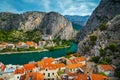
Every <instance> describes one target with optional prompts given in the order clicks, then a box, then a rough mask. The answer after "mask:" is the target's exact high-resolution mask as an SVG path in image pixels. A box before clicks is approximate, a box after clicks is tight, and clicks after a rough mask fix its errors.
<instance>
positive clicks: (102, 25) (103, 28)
mask: <svg viewBox="0 0 120 80" xmlns="http://www.w3.org/2000/svg"><path fill="white" fill-rule="evenodd" d="M99 29H100V30H101V31H103V30H106V29H107V27H106V23H105V22H103V23H101V24H100V26H99Z"/></svg>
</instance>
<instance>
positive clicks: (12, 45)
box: [6, 44, 15, 49]
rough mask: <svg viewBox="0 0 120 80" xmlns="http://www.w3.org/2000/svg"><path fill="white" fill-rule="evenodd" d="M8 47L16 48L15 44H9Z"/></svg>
mask: <svg viewBox="0 0 120 80" xmlns="http://www.w3.org/2000/svg"><path fill="white" fill-rule="evenodd" d="M6 48H8V49H15V45H14V44H7V45H6Z"/></svg>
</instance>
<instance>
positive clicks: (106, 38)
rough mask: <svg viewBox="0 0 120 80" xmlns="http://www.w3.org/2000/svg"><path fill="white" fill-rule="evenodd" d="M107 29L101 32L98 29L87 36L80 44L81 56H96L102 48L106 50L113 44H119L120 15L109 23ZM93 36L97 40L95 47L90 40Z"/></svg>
mask: <svg viewBox="0 0 120 80" xmlns="http://www.w3.org/2000/svg"><path fill="white" fill-rule="evenodd" d="M105 27H106V29H105V30H103V31H101V30H100V29H97V30H95V31H93V33H91V34H89V35H87V36H86V37H85V38H84V40H82V41H80V42H79V45H78V52H79V53H81V55H85V53H87V54H89V55H95V54H96V53H97V52H98V53H99V50H100V48H102V49H104V48H106V47H107V46H109V45H110V44H112V43H118V44H119V40H120V15H117V16H115V17H114V18H113V19H112V20H110V21H108V22H107V23H106V25H105ZM91 35H95V36H96V38H97V39H96V40H95V43H94V45H92V44H91V43H92V42H93V41H91V40H90V36H91ZM88 48H89V49H88ZM96 51H97V52H96ZM92 52H93V54H92Z"/></svg>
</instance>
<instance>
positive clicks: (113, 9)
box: [76, 0, 120, 41]
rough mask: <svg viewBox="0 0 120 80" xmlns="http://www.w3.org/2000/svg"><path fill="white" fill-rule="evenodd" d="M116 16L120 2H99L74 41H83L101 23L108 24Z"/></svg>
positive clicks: (114, 0)
mask: <svg viewBox="0 0 120 80" xmlns="http://www.w3.org/2000/svg"><path fill="white" fill-rule="evenodd" d="M118 14H120V0H101V2H100V4H99V6H98V7H97V8H96V9H95V10H94V11H93V13H92V15H91V16H90V18H89V19H88V22H87V23H86V25H85V26H84V28H83V29H82V30H80V32H79V33H78V35H77V38H76V41H80V40H82V39H84V37H85V36H86V35H87V34H89V33H90V32H91V31H93V30H94V29H96V28H97V27H99V25H100V24H101V23H103V22H108V21H109V20H111V19H112V18H113V17H115V16H116V15H118Z"/></svg>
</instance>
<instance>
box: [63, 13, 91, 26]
mask: <svg viewBox="0 0 120 80" xmlns="http://www.w3.org/2000/svg"><path fill="white" fill-rule="evenodd" d="M65 17H66V18H67V19H68V20H70V21H71V22H72V23H73V24H77V25H81V26H84V25H85V24H86V22H87V20H88V18H89V15H86V16H78V15H73V16H71V15H65Z"/></svg>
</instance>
